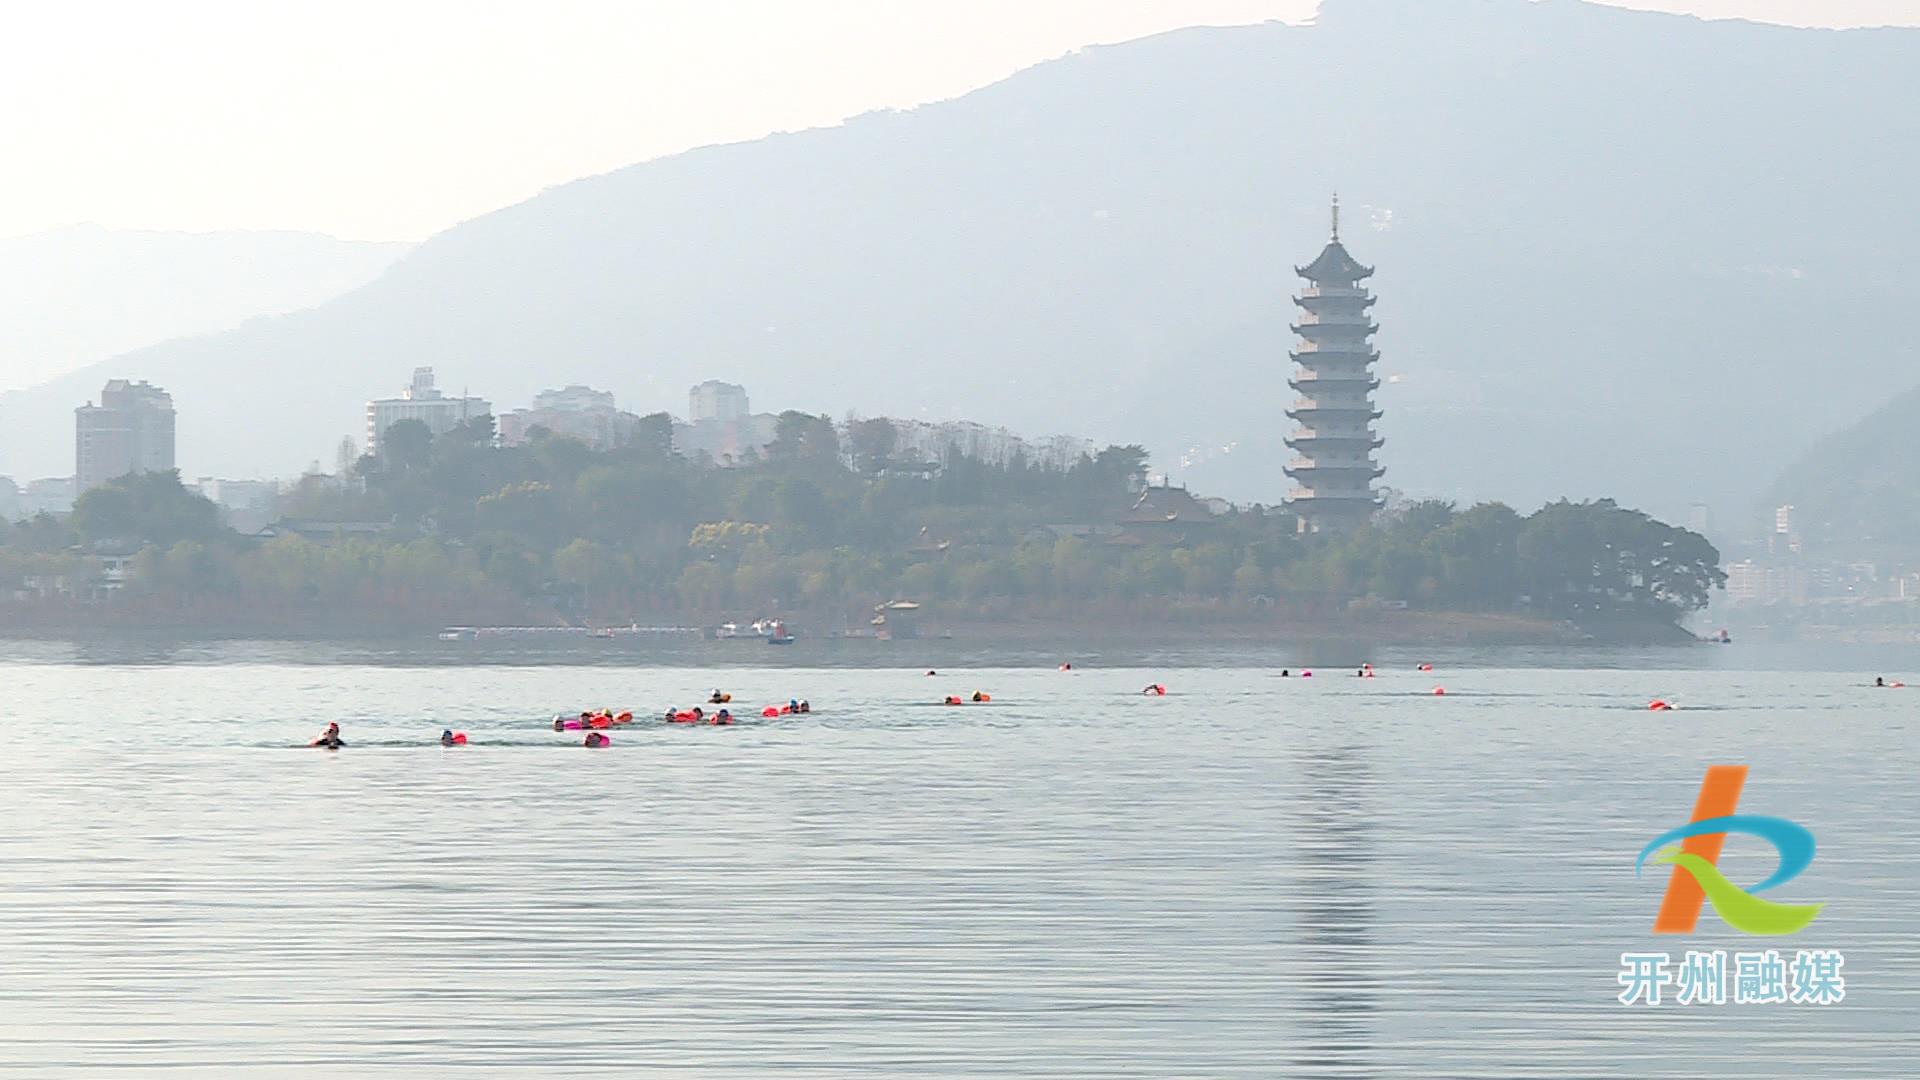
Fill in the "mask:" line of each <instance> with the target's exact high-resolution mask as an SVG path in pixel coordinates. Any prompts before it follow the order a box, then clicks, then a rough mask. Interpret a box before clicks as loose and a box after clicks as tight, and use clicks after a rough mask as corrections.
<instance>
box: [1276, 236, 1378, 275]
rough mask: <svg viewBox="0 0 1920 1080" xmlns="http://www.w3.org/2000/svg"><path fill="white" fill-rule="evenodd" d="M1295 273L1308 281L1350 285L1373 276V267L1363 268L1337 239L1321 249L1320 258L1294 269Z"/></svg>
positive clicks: (1328, 242)
mask: <svg viewBox="0 0 1920 1080" xmlns="http://www.w3.org/2000/svg"><path fill="white" fill-rule="evenodd" d="M1293 272H1294V273H1296V274H1299V275H1300V276H1301V277H1303V278H1306V279H1307V280H1308V281H1313V282H1321V281H1337V282H1342V283H1347V284H1350V283H1352V282H1355V281H1359V280H1361V279H1362V278H1365V277H1367V276H1369V275H1370V274H1372V273H1373V267H1371V266H1362V265H1361V264H1360V260H1358V259H1356V258H1354V257H1353V256H1351V255H1349V254H1347V248H1346V245H1344V244H1342V243H1341V242H1340V241H1339V239H1338V238H1337V237H1336V238H1335V239H1332V240H1329V241H1327V246H1326V247H1324V248H1322V249H1320V256H1319V258H1316V259H1314V260H1313V261H1312V262H1310V263H1308V264H1307V265H1305V266H1296V267H1294V268H1293Z"/></svg>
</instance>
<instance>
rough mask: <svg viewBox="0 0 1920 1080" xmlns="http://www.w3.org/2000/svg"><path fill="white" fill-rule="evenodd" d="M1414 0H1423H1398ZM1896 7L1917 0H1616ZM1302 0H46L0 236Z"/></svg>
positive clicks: (554, 175)
mask: <svg viewBox="0 0 1920 1080" xmlns="http://www.w3.org/2000/svg"><path fill="white" fill-rule="evenodd" d="M1407 2H1408V3H1422V2H1425V0H1407ZM1620 3H1621V6H1630V7H1641V8H1650V9H1651V8H1657V9H1660V10H1667V11H1683V12H1689V13H1693V14H1698V15H1703V16H1708V17H1733V16H1744V17H1748V18H1755V19H1767V20H1772V21H1777V22H1788V23H1795V24H1800V25H1821V26H1851V25H1874V24H1886V23H1901V24H1907V25H1920V0H1620ZM1314 7H1315V4H1314V3H1313V0H964V2H957V3H956V2H951V0H948V2H940V3H935V2H932V0H326V2H317V0H270V2H264V3H263V2H260V0H168V2H166V3H154V2H152V0H125V2H117V3H116V2H106V0H63V2H60V3H44V2H43V3H33V4H30V5H27V4H22V5H18V6H9V8H8V15H7V18H6V20H5V26H6V33H5V34H4V35H0V102H4V103H5V107H3V108H0V147H4V153H5V161H6V164H5V167H4V168H0V235H10V234H17V233H23V232H30V231H35V230H38V229H44V228H48V227H51V226H55V225H62V224H69V223H73V222H80V221H91V222H98V223H101V224H104V225H109V226H116V227H137V228H162V229H187V230H206V229H221V228H282V229H311V230H316V231H321V232H328V233H332V234H334V235H336V236H346V237H354V238H364V239H417V238H419V237H422V236H425V235H427V234H429V233H431V232H434V231H436V230H438V229H441V228H444V227H446V226H447V225H450V224H452V223H454V222H456V221H459V220H462V219H464V218H468V217H472V216H474V215H476V214H480V213H484V212H485V211H488V210H491V209H494V208H496V207H499V206H503V205H506V204H508V203H511V202H516V201H518V200H520V199H523V198H526V197H527V196H529V195H531V194H533V193H535V192H537V191H538V190H540V189H541V188H543V187H546V186H549V185H552V184H556V183H561V182H564V181H566V180H570V179H573V178H575V177H579V176H584V175H590V174H593V173H598V172H605V171H607V170H609V169H613V168H617V167H619V166H621V165H626V164H630V163H632V162H635V161H641V160H644V159H646V158H650V157H657V156H659V155H662V154H667V153H672V152H674V151H677V150H682V149H686V148H687V147H691V146H698V145H702V144H705V143H713V142H726V141H733V140H738V139H746V138H754V137H757V136H760V135H764V134H766V133H768V132H770V131H780V130H795V129H799V128H804V127H811V126H816V125H819V124H826V123H832V122H834V121H836V120H839V119H841V118H843V117H846V116H850V115H853V114H856V113H860V112H864V111H867V110H869V109H874V108H880V107H884V106H904V105H912V104H917V103H920V102H924V101H933V100H938V99H941V98H946V97H952V96H954V95H956V94H960V93H964V92H965V91H967V90H969V89H972V88H973V87H976V86H980V85H983V84H986V83H989V82H992V81H994V80H996V79H999V78H1001V77H1002V76H1005V75H1007V74H1008V73H1010V72H1013V71H1015V70H1018V69H1019V68H1023V67H1027V66H1029V65H1031V64H1034V63H1037V62H1039V61H1041V60H1045V59H1048V58H1051V57H1054V56H1058V55H1060V54H1061V53H1064V52H1067V51H1069V50H1071V49H1074V48H1077V47H1079V46H1082V45H1087V44H1092V43H1095V42H1110V41H1122V40H1126V39H1128V38H1134V37H1139V36H1142V35H1145V34H1150V33H1154V32H1157V31H1160V30H1166V29H1171V28H1173V27H1177V26H1186V25H1193V24H1197V23H1244V22H1259V21H1262V20H1266V19H1283V20H1287V21H1300V20H1302V19H1305V18H1308V17H1310V16H1311V14H1312V11H1313V9H1314Z"/></svg>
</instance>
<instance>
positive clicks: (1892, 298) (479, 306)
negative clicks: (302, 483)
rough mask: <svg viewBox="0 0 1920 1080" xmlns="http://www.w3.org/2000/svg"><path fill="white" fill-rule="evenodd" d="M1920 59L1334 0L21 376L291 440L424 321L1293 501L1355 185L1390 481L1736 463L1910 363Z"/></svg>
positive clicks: (247, 443) (600, 193)
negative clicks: (1316, 337)
mask: <svg viewBox="0 0 1920 1080" xmlns="http://www.w3.org/2000/svg"><path fill="white" fill-rule="evenodd" d="M1916 91H1920V32H1916V31H1913V30H1902V29H1891V30H1866V31H1818V30H1796V29H1788V28H1783V27H1774V26H1762V25H1757V24H1751V23H1738V22H1713V23H1708V22H1702V21H1699V20H1695V19H1691V18H1686V17H1679V16H1668V15H1658V14H1648V13H1640V12H1630V11H1623V10H1618V9H1612V8H1602V7H1594V6H1589V5H1586V4H1579V3H1572V2H1568V0H1548V2H1544V3H1537V4H1536V3H1530V2H1527V0H1435V2H1432V3H1425V4H1421V5H1406V4H1401V3H1391V2H1388V0H1328V2H1327V3H1326V4H1325V5H1324V6H1323V9H1322V12H1321V14H1320V17H1319V19H1318V20H1317V21H1316V23H1315V24H1313V25H1310V26H1288V25H1284V24H1278V23H1270V24H1264V25H1260V26H1251V27H1235V28H1208V29H1194V30H1185V31H1176V32H1173V33H1169V34H1162V35H1158V36H1156V37H1152V38H1147V39H1143V40H1140V41H1135V42H1130V43H1127V44H1123V45H1115V46H1105V47H1097V48H1090V49H1087V50H1084V51H1082V52H1079V53H1076V54H1073V55H1070V56H1067V57H1065V58H1062V59H1060V60H1056V61H1052V62H1049V63H1046V64H1042V65H1039V66H1038V67H1035V68H1031V69H1028V70H1026V71H1024V72H1021V73H1019V74H1017V75H1015V76H1012V77H1010V78H1008V79H1006V80H1004V81H1002V82H999V83H996V84H994V85H992V86H988V87H985V88H983V89H981V90H978V91H975V92H973V93H971V94H968V95H966V96H964V97H961V98H957V99H954V100H952V101H947V102H941V103H938V104H933V105H927V106H922V107H920V108H916V109H912V110H907V111H900V112H892V111H888V112H880V113H872V114H868V115H865V116H861V117H857V118H855V119H853V120H850V121H848V122H847V123H845V124H844V125H841V126H838V127H833V128H823V129H817V130H812V131H806V132H800V133H795V134H784V135H775V136H770V137H768V138H765V139H761V140H756V141H753V142H748V143H739V144H732V145H725V146H715V147H708V148H703V149H700V150H695V151H690V152H688V153H684V154H679V155H676V156H673V157H669V158H663V159H659V160H656V161H651V162H647V163H644V164H640V165H635V166H631V167H628V168H625V169H621V170H618V171H615V172H612V173H608V174H605V175H602V176H597V177H591V178H588V179H584V180H580V181H577V182H574V183H571V184H567V185H563V186H561V187H558V188H554V189H550V190H549V191H546V192H544V193H542V194H541V195H539V196H537V197H535V198H533V199H530V200H528V201H526V202H523V203H521V204H518V205H515V206H512V207H508V208H505V209H503V210H501V211H498V212H496V213H493V214H489V215H486V216H483V217H480V218H477V219H475V220H473V221H469V222H466V223H464V224H462V225H459V226H456V227H454V228H452V229H449V230H447V231H445V232H443V233H441V234H439V235H437V236H435V237H433V238H431V239H430V240H428V241H427V242H425V243H424V244H422V245H420V246H419V248H417V249H416V250H414V251H413V252H411V253H410V254H408V255H407V256H406V257H405V258H403V259H401V260H400V261H399V262H397V263H396V264H395V265H394V266H393V267H392V268H391V269H390V270H389V271H388V272H387V273H385V274H384V275H382V276H381V277H380V278H379V279H378V280H377V281H374V282H372V283H371V284H369V285H366V286H365V287H362V288H359V289H357V290H354V291H352V292H350V293H348V294H346V295H343V296H340V297H338V298H337V299H334V300H332V301H330V302H328V303H325V304H322V305H320V306H319V307H317V308H315V309H313V310H310V311H303V312H297V313H294V314H290V315H285V316H281V317H278V318H273V319H264V320H257V321H254V322H252V323H250V324H248V325H246V326H242V327H239V328H237V329H234V330H231V331H228V332H226V333H222V334H217V335H214V336H212V337H207V338H200V339H193V340H184V341H176V342H170V343H167V344H164V345H160V346H156V347H152V348H147V349H142V350H140V351H137V352H134V353H131V354H128V355H125V356H122V357H118V358H116V359H115V360H114V361H112V362H111V363H110V364H105V365H96V366H95V367H93V368H90V369H88V370H87V371H85V372H81V373H78V374H76V375H73V376H69V377H65V378H62V379H59V380H56V381H54V382H52V383H50V384H48V385H46V386H43V387H40V388H37V389H35V390H34V391H32V392H30V393H25V394H17V395H8V396H6V397H3V398H0V410H4V412H5V423H4V425H0V432H3V434H0V471H7V470H9V469H12V470H15V471H18V470H20V466H17V465H14V464H13V462H16V461H25V460H32V461H35V462H39V463H41V464H40V465H38V466H37V468H36V469H31V470H27V471H52V470H53V469H54V468H56V467H57V466H56V463H57V462H58V461H60V460H63V459H64V458H65V457H66V456H67V455H69V454H70V452H71V409H72V407H73V406H74V405H76V404H78V403H79V402H81V401H83V400H85V399H86V398H87V397H88V396H90V395H92V394H94V393H97V392H98V388H99V384H100V383H101V382H102V381H103V380H104V379H105V378H106V377H108V376H109V375H114V376H118V375H126V376H131V377H136V378H147V379H151V380H152V381H154V382H156V383H159V384H161V385H164V386H166V387H167V389H168V390H170V391H171V392H172V393H173V395H174V398H175V402H176V407H177V409H178V410H179V431H180V452H179V456H180V460H181V462H182V464H183V467H184V468H185V469H186V470H187V471H188V472H189V473H190V474H192V473H220V474H225V475H256V474H259V473H262V472H265V473H269V474H290V473H293V472H295V471H297V470H298V469H299V468H301V467H302V466H303V465H304V464H306V463H307V462H308V461H311V460H313V459H316V458H321V459H324V458H327V457H328V456H329V455H330V454H331V451H332V447H333V445H334V444H335V443H336V442H337V441H338V440H339V437H340V436H341V435H342V434H347V433H352V434H354V435H356V436H358V435H359V434H360V423H361V416H362V406H363V403H364V402H365V401H366V400H367V399H368V398H370V397H377V396H386V395H389V394H392V393H393V392H395V391H396V390H397V389H398V388H399V387H400V386H401V385H402V384H403V383H404V381H405V379H406V377H407V373H408V372H409V371H410V370H411V368H413V367H414V366H416V365H419V364H432V365H434V366H435V367H436V368H437V369H438V370H439V374H440V378H441V382H442V385H443V386H447V387H450V388H454V387H463V386H464V387H467V388H470V389H471V390H472V392H473V393H476V394H480V395H483V396H486V397H488V398H490V399H492V400H493V401H494V402H495V403H496V407H497V408H499V409H502V410H505V409H509V408H512V407H514V406H516V405H518V404H521V403H524V402H526V401H528V400H529V399H531V397H532V396H533V394H534V393H536V392H538V391H539V390H541V389H545V388H548V387H552V386H559V385H564V384H567V383H575V382H584V383H589V384H592V385H595V386H598V387H601V388H604V389H609V390H613V391H614V392H615V393H616V394H617V395H618V396H619V398H620V402H621V405H622V406H623V407H626V408H630V409H634V410H636V411H642V412H644V411H649V410H654V409H662V408H666V409H672V410H674V411H676V412H677V411H681V410H683V409H684V402H685V393H686V388H687V387H688V386H690V385H692V384H693V383H696V382H699V381H701V380H703V379H706V378H711V377H718V378H723V379H727V380H730V381H735V382H741V383H744V384H745V385H746V386H747V387H748V389H749V390H750V391H751V393H752V395H753V399H754V404H755V407H756V408H758V409H770V410H778V409H783V408H799V409H806V410H809V411H815V412H830V413H834V414H836V415H837V414H840V413H842V412H845V411H848V410H857V411H859V412H862V413H866V414H891V415H897V416H902V417H909V418H922V419H949V418H967V419H974V420H979V421H982V422H986V423H991V424H1004V425H1007V426H1009V427H1011V428H1014V429H1015V430H1018V431H1021V432H1024V433H1027V434H1031V435H1044V434H1048V433H1052V432H1072V433H1077V434H1084V435H1087V436H1089V437H1093V438H1096V439H1100V440H1112V441H1126V442H1134V441H1138V442H1143V443H1146V444H1147V445H1149V446H1150V447H1151V448H1152V449H1153V451H1154V453H1155V462H1156V469H1157V470H1158V471H1169V472H1173V473H1174V474H1175V475H1176V477H1177V478H1179V479H1182V480H1185V481H1187V482H1189V483H1190V484H1191V485H1192V486H1193V487H1195V488H1196V489H1202V490H1205V491H1209V492H1217V493H1221V494H1226V495H1229V496H1231V497H1235V498H1239V499H1244V500H1259V501H1266V502H1274V501H1278V500H1279V499H1280V498H1282V497H1283V496H1284V494H1285V492H1286V489H1287V486H1288V485H1287V482H1286V480H1285V478H1284V477H1283V476H1282V475H1281V474H1280V471H1279V470H1280V465H1281V464H1283V463H1284V460H1285V458H1286V457H1287V451H1286V450H1285V449H1284V448H1283V447H1282V446H1281V445H1280V439H1281V438H1282V437H1283V436H1284V435H1285V434H1286V431H1287V429H1288V427H1289V426H1290V424H1289V422H1288V421H1287V420H1286V419H1285V417H1284V416H1282V415H1281V413H1282V410H1284V409H1285V408H1287V407H1288V403H1289V402H1290V401H1291V400H1292V398H1293V394H1292V392H1291V391H1290V390H1289V389H1288V388H1287V387H1286V385H1285V380H1286V378H1287V376H1288V374H1289V368H1290V365H1289V362H1288V360H1287V357H1286V351H1287V349H1288V348H1289V346H1290V344H1291V341H1292V338H1291V335H1290V334H1289V332H1288V330H1287V324H1288V323H1289V322H1290V321H1291V320H1292V318H1293V316H1294V309H1293V307H1292V305H1291V304H1290V303H1289V301H1288V296H1289V294H1290V293H1291V292H1292V291H1294V290H1295V289H1296V288H1297V287H1298V285H1299V282H1298V281H1297V279H1296V278H1295V277H1294V276H1293V272H1292V268H1293V267H1294V266H1295V265H1299V264H1304V263H1306V262H1307V261H1309V260H1310V259H1312V258H1313V256H1314V255H1315V253H1316V252H1318V250H1319V249H1320V247H1321V245H1322V244H1324V242H1325V240H1326V237H1327V199H1328V195H1329V193H1330V192H1332V191H1334V190H1336V189H1337V190H1338V191H1339V192H1340V193H1341V197H1342V202H1343V205H1344V207H1345V211H1346V219H1345V220H1346V227H1345V228H1344V230H1343V235H1344V239H1345V240H1346V242H1347V246H1348V247H1349V249H1350V250H1351V251H1352V252H1353V254H1354V255H1355V256H1356V257H1357V258H1359V259H1360V260H1361V261H1363V262H1365V263H1368V264H1370V265H1373V266H1375V267H1376V268H1377V273H1376V274H1375V276H1374V277H1373V278H1372V279H1371V281H1370V282H1369V284H1371V285H1372V287H1373V288H1374V291H1375V293H1376V294H1377V296H1378V298H1379V302H1378V304H1377V305H1376V307H1375V308H1374V311H1373V314H1374V315H1375V317H1376V318H1377V319H1378V321H1379V322H1380V324H1381V331H1380V333H1379V335H1378V337H1377V344H1378V346H1379V348H1380V350H1381V353H1382V360H1381V363H1380V365H1379V372H1380V374H1381V376H1382V378H1383V380H1387V385H1386V386H1384V387H1383V388H1382V390H1381V392H1380V393H1379V395H1378V400H1379V402H1380V404H1381V407H1382V408H1384V409H1385V410H1386V416H1385V418H1384V419H1383V420H1382V421H1380V423H1379V425H1378V426H1379V429H1380V432H1381V434H1383V435H1384V436H1385V437H1386V439H1387V445H1386V447H1385V448H1384V449H1383V451H1382V452H1381V460H1382V463H1383V464H1385V465H1386V466H1387V468H1388V470H1389V471H1388V474H1387V476H1386V478H1385V481H1384V482H1385V483H1387V484H1389V485H1392V486H1394V487H1396V488H1400V489H1402V490H1406V491H1409V492H1414V493H1419V494H1435V495H1441V496H1445V497H1450V498H1456V499H1460V500H1463V501H1470V500H1473V499H1479V498H1499V499H1503V500H1506V501H1509V502H1513V503H1515V504H1531V503H1534V502H1538V501H1541V500H1544V499H1548V498H1553V497H1557V496H1560V495H1575V496H1594V495H1612V496H1615V497H1618V498H1619V499H1621V500H1622V501H1623V502H1627V503H1629V504H1636V505H1640V506H1642V507H1644V508H1646V509H1648V510H1651V511H1654V512H1657V513H1665V514H1674V513H1677V512H1678V510H1679V509H1681V508H1684V506H1685V504H1686V503H1688V502H1692V501H1696V500H1699V501H1709V502H1716V501H1719V500H1722V499H1739V500H1745V499H1747V498H1750V497H1751V496H1752V495H1754V494H1756V493H1757V492H1758V491H1759V490H1760V487H1761V485H1763V484H1764V483H1765V478H1766V477H1767V476H1769V475H1770V474H1771V473H1772V472H1774V471H1775V470H1776V469H1778V468H1779V467H1780V466H1782V465H1784V464H1785V463H1786V462H1788V461H1789V460H1791V459H1792V458H1793V457H1794V456H1795V455H1796V454H1798V453H1799V452H1800V451H1802V450H1803V449H1805V448H1806V447H1807V446H1808V445H1810V444H1811V443H1812V442H1813V441H1814V440H1815V439H1816V438H1817V437H1818V436H1820V435H1821V434H1823V433H1824V432H1826V431H1829V430H1832V429H1835V428H1838V427H1840V426H1842V425H1844V424H1846V423H1849V422H1851V421H1853V420H1854V419H1856V418H1857V417H1858V415H1859V414H1860V413H1861V412H1863V411H1864V410H1865V409H1866V408H1867V407H1868V402H1867V401H1866V400H1865V399H1866V398H1867V397H1869V396H1873V395H1869V394H1867V393H1865V392H1862V391H1861V389H1860V388H1885V387H1888V386H1894V387H1900V388H1904V387H1906V386H1907V385H1910V384H1911V383H1912V382H1913V381H1914V378H1913V376H1912V375H1911V374H1910V372H1911V365H1909V364H1905V363H1902V362H1901V361H1902V360H1903V359H1905V358H1904V357H1903V356H1902V355H1900V351H1901V350H1900V347H1899V346H1898V345H1896V344H1895V343H1898V342H1901V341H1903V340H1913V338H1914V333H1915V331H1916V330H1920V326H1916V325H1915V324H1916V322H1920V314H1916V313H1917V312H1920V305H1915V304H1914V303H1912V300H1913V298H1914V295H1915V294H1916V292H1920V244H1916V241H1920V236H1916V235H1915V233H1916V231H1920V226H1916V224H1915V220H1914V219H1913V217H1912V216H1911V215H1910V214H1909V213H1907V211H1906V201H1907V198H1908V196H1907V192H1908V190H1909V189H1910V188H1911V187H1912V181H1913V179H1914V177H1915V173H1916V168H1915V166H1916V162H1920V138H1916V136H1917V134H1920V133H1917V132H1916V130H1915V121H1914V120H1913V118H1912V117H1911V116H1910V115H1908V114H1907V113H1906V112H1905V111H1902V112H1900V113H1899V114H1898V115H1894V114H1893V113H1894V110H1893V109H1892V108H1891V107H1887V106H1890V105H1891V104H1893V103H1901V102H1906V101H1912V100H1916ZM1863 103H1881V104H1882V106H1883V107H1877V108H1876V107H1868V106H1865V105H1863ZM1821 376H1826V378H1821ZM1228 448H1231V449H1230V450H1229V449H1228ZM1183 459H1184V460H1186V461H1187V462H1189V463H1188V464H1186V465H1184V466H1183V465H1182V464H1181V463H1182V461H1183Z"/></svg>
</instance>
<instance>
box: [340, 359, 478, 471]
mask: <svg viewBox="0 0 1920 1080" xmlns="http://www.w3.org/2000/svg"><path fill="white" fill-rule="evenodd" d="M491 415H493V404H492V403H491V402H489V401H487V400H486V399H485V398H477V397H448V396H446V395H445V394H443V393H441V392H440V391H439V390H438V389H436V388H435V387H434V385H433V369H432V368H430V367H417V368H414V369H413V382H412V384H411V385H409V386H408V387H407V388H406V389H405V390H402V391H401V392H400V396H399V397H397V398H380V399H378V400H375V401H369V402H367V452H368V453H369V454H374V455H376V456H377V455H378V454H379V453H380V443H381V439H382V438H384V437H385V435H386V433H387V429H388V428H390V427H392V426H393V425H395V424H397V423H399V422H400V421H402V420H418V421H420V422H421V423H423V424H425V425H427V430H429V431H431V432H433V433H434V434H435V435H440V434H443V433H445V432H448V431H451V430H453V429H454V428H455V427H456V426H458V425H459V424H460V423H462V422H463V421H467V420H472V419H474V418H475V417H480V416H491Z"/></svg>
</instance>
